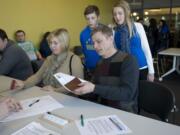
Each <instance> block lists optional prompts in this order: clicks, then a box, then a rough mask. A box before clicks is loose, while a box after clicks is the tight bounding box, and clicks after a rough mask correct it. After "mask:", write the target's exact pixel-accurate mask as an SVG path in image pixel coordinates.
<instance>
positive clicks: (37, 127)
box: [11, 122, 60, 135]
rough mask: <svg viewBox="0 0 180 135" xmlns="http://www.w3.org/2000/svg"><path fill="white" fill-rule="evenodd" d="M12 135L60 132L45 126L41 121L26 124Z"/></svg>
mask: <svg viewBox="0 0 180 135" xmlns="http://www.w3.org/2000/svg"><path fill="white" fill-rule="evenodd" d="M11 135H60V134H59V133H56V132H54V131H51V130H49V129H47V128H45V127H43V126H42V125H41V124H40V123H37V122H31V123H30V124H28V125H26V126H25V127H24V128H22V129H20V130H18V131H16V132H15V133H13V134H11Z"/></svg>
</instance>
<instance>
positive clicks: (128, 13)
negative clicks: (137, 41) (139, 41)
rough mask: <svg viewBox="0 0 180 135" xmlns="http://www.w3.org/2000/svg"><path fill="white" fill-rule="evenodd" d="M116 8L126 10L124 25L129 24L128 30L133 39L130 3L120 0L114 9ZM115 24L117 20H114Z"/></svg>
mask: <svg viewBox="0 0 180 135" xmlns="http://www.w3.org/2000/svg"><path fill="white" fill-rule="evenodd" d="M115 7H121V8H122V9H123V10H124V16H125V22H124V23H125V24H127V26H128V30H129V35H130V37H131V36H132V22H131V9H130V6H129V4H128V2H126V1H125V0H119V1H118V2H117V3H116V4H115V5H114V6H113V9H114V8H115ZM114 22H115V20H114Z"/></svg>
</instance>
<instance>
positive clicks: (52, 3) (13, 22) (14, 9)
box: [0, 0, 115, 46]
mask: <svg viewBox="0 0 180 135" xmlns="http://www.w3.org/2000/svg"><path fill="white" fill-rule="evenodd" d="M113 2H115V1H111V0H1V2H0V13H1V14H0V28H2V29H4V30H6V32H7V34H8V35H9V37H10V38H11V39H13V38H14V32H15V31H16V30H17V29H23V30H24V31H25V32H26V34H27V39H28V40H31V41H33V42H34V43H35V45H36V46H38V43H39V41H40V38H41V37H42V34H43V33H44V32H46V31H52V30H54V29H56V28H60V27H64V28H67V29H68V30H69V33H70V35H71V46H73V45H78V44H80V42H79V33H80V31H81V30H82V28H83V27H84V26H85V25H86V21H85V19H84V15H83V12H84V8H85V7H86V6H87V5H89V4H95V5H97V6H98V7H99V8H100V11H101V22H103V23H105V24H108V23H110V22H111V20H112V16H111V10H112V5H113Z"/></svg>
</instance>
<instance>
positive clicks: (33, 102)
mask: <svg viewBox="0 0 180 135" xmlns="http://www.w3.org/2000/svg"><path fill="white" fill-rule="evenodd" d="M39 101H40V99H37V100H36V101H34V102H32V103H31V104H29V105H28V106H29V107H31V106H32V105H34V104H35V103H38V102H39Z"/></svg>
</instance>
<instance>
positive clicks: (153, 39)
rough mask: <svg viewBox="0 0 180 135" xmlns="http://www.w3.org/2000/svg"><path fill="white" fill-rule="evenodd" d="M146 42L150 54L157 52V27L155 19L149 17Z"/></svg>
mask: <svg viewBox="0 0 180 135" xmlns="http://www.w3.org/2000/svg"><path fill="white" fill-rule="evenodd" d="M147 37H148V42H149V46H150V49H151V54H152V56H155V55H156V54H157V46H158V28H157V22H156V19H154V18H151V19H150V20H149V27H148V33H147Z"/></svg>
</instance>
